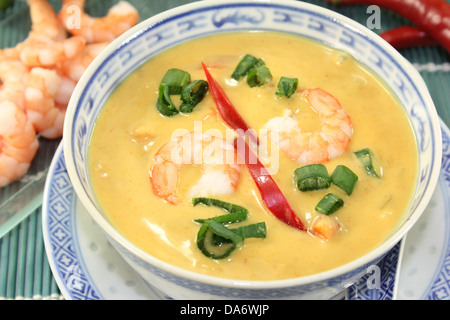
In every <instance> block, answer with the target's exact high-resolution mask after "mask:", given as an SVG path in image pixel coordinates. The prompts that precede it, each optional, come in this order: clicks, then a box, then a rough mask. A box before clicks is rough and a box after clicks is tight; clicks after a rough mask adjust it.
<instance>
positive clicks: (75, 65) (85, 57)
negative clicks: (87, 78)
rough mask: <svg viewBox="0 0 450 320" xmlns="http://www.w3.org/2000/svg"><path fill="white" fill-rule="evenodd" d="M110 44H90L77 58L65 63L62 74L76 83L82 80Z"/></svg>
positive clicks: (62, 66)
mask: <svg viewBox="0 0 450 320" xmlns="http://www.w3.org/2000/svg"><path fill="white" fill-rule="evenodd" d="M109 43H110V42H99V43H89V44H87V45H86V47H85V48H84V49H83V50H82V51H81V52H80V53H78V54H77V55H76V56H75V57H73V58H71V59H69V60H67V61H65V62H64V63H63V64H62V65H61V67H60V68H59V69H60V70H61V72H62V73H63V74H64V75H65V76H67V77H68V78H70V79H72V80H73V81H75V82H78V80H80V78H81V76H82V75H83V73H84V71H85V70H86V69H87V67H88V66H89V65H90V64H91V62H92V61H93V60H94V59H95V57H97V56H98V54H99V53H100V52H101V51H102V50H103V49H105V48H106V47H107V46H108V45H109Z"/></svg>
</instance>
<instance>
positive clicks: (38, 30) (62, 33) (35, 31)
mask: <svg viewBox="0 0 450 320" xmlns="http://www.w3.org/2000/svg"><path fill="white" fill-rule="evenodd" d="M27 3H28V6H29V8H30V18H31V31H30V33H29V35H30V36H31V37H34V36H40V37H42V36H45V37H48V38H50V39H51V40H54V41H61V40H64V39H65V38H66V36H67V34H66V30H65V29H64V26H63V24H62V23H61V22H60V20H59V19H58V16H57V14H56V12H55V10H54V9H53V7H52V6H51V5H50V3H48V1H46V0H28V1H27Z"/></svg>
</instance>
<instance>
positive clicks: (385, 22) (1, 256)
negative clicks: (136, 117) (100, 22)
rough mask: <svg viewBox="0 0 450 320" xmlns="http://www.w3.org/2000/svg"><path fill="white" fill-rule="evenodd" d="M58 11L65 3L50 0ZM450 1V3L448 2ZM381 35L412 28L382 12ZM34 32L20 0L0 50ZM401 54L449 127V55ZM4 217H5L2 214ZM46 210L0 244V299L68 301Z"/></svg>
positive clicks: (0, 27)
mask: <svg viewBox="0 0 450 320" xmlns="http://www.w3.org/2000/svg"><path fill="white" fill-rule="evenodd" d="M50 2H51V3H52V4H53V5H54V7H55V8H56V9H59V8H60V1H55V0H50ZM115 2H117V0H106V1H104V0H88V1H87V9H86V11H88V12H89V13H91V14H92V15H98V16H100V15H103V14H104V13H105V12H106V9H107V8H108V7H110V6H111V4H113V3H115ZM130 2H131V3H133V5H135V6H136V7H137V8H139V12H140V14H141V18H142V19H145V18H147V17H149V16H151V15H154V14H156V13H158V12H161V11H164V10H167V9H169V8H172V7H175V6H178V5H181V4H184V3H188V2H192V1H189V0H130ZM305 2H310V3H314V4H317V5H320V6H323V7H326V8H329V9H332V10H334V11H337V12H340V13H342V14H343V15H345V16H347V17H350V18H352V19H354V20H356V21H358V22H360V23H361V24H363V25H367V19H368V18H369V16H370V13H367V12H366V9H367V6H366V5H361V6H348V7H338V6H335V5H331V4H328V3H327V2H326V1H325V0H309V1H305ZM449 2H450V0H449ZM380 22H381V28H380V29H374V31H375V32H376V33H381V32H383V31H386V30H388V29H390V28H393V27H396V26H400V25H405V24H410V22H409V21H406V20H405V19H404V18H402V17H400V16H398V15H397V14H395V13H393V12H390V11H387V10H384V9H382V10H381V16H380ZM29 28H30V23H29V15H28V8H27V5H26V1H25V0H16V1H15V3H14V5H13V6H12V7H10V8H8V9H6V10H5V11H3V12H0V48H3V47H9V46H14V45H15V44H16V43H17V42H19V41H22V40H23V39H25V37H26V35H27V33H28V30H29ZM401 53H402V55H403V56H404V57H405V58H406V59H408V60H409V61H410V62H411V63H413V64H414V66H416V68H417V69H418V70H419V71H420V73H421V75H422V77H423V78H424V80H425V82H426V84H427V85H428V88H429V90H430V94H431V96H432V98H433V100H434V103H435V105H436V109H437V111H438V114H439V115H440V117H441V118H442V119H443V121H444V122H445V123H446V124H447V125H448V126H449V125H450V95H449V89H450V85H449V84H450V56H449V54H448V53H447V52H446V51H445V50H444V49H442V48H441V47H439V46H432V47H426V48H413V49H405V50H402V51H401ZM57 144H58V141H43V148H41V150H40V153H41V154H40V156H39V157H38V159H37V160H36V161H35V162H34V163H33V169H32V170H34V171H36V172H38V171H41V170H43V168H44V169H45V167H47V166H48V164H49V163H50V160H51V158H52V156H53V153H54V151H55V149H56V146H57ZM20 187H21V186H20V185H16V186H14V187H8V188H3V189H0V203H1V201H4V200H5V199H8V198H10V197H11V196H13V195H14V193H15V192H17V190H18V188H20ZM0 215H1V212H0ZM41 216H42V212H41V208H40V207H38V208H37V209H35V210H34V211H32V212H31V214H30V215H29V216H28V217H27V218H26V219H25V220H23V222H21V223H20V224H18V225H17V226H16V227H15V228H13V229H12V230H11V231H10V232H8V233H7V234H5V235H4V236H3V237H2V238H1V239H0V300H1V299H55V300H58V299H63V297H62V295H61V293H60V291H59V289H58V287H57V285H56V282H55V279H54V277H53V275H52V273H51V270H50V267H49V263H48V260H47V256H46V254H45V248H44V244H43V236H42V221H41Z"/></svg>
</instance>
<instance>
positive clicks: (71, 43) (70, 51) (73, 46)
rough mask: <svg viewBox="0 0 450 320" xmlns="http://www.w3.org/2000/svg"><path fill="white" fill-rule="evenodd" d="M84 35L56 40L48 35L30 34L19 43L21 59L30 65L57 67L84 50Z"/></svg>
mask: <svg viewBox="0 0 450 320" xmlns="http://www.w3.org/2000/svg"><path fill="white" fill-rule="evenodd" d="M85 44H86V40H85V39H84V38H83V37H70V38H67V39H64V40H61V41H54V40H52V39H51V38H49V37H46V36H30V37H28V38H27V39H26V40H25V41H24V42H23V43H21V44H19V45H18V49H19V50H20V59H21V60H22V61H23V63H25V64H26V65H27V66H29V67H55V66H56V65H57V64H59V63H62V62H64V61H66V60H67V59H70V58H73V57H74V56H76V55H77V54H78V53H79V52H80V51H81V50H83V48H84V46H85Z"/></svg>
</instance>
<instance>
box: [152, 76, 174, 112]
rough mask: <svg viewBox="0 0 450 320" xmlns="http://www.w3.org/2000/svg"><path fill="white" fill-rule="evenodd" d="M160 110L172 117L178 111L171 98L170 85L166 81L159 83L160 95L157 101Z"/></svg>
mask: <svg viewBox="0 0 450 320" xmlns="http://www.w3.org/2000/svg"><path fill="white" fill-rule="evenodd" d="M156 108H157V109H158V111H159V112H160V113H161V114H163V115H165V116H168V117H172V116H174V115H176V114H177V113H178V110H177V109H176V107H175V105H174V104H173V102H172V99H171V98H170V93H169V87H168V86H167V85H166V84H165V83H161V84H160V85H159V96H158V101H157V102H156Z"/></svg>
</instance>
